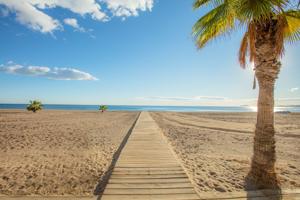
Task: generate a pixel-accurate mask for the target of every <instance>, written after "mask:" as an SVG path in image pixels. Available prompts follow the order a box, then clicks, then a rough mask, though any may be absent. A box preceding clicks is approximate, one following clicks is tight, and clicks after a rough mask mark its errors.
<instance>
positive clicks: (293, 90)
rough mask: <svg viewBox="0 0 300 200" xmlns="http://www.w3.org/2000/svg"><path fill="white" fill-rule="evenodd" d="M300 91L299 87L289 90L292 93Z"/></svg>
mask: <svg viewBox="0 0 300 200" xmlns="http://www.w3.org/2000/svg"><path fill="white" fill-rule="evenodd" d="M298 90H299V88H298V87H294V88H291V89H289V91H290V92H296V91H298Z"/></svg>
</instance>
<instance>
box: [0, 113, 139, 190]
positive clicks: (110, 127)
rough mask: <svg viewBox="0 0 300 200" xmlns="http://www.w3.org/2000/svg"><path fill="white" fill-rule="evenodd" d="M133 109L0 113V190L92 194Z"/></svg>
mask: <svg viewBox="0 0 300 200" xmlns="http://www.w3.org/2000/svg"><path fill="white" fill-rule="evenodd" d="M137 116H138V112H105V113H101V112H97V111H93V112H91V111H41V112H38V113H35V114H34V113H31V112H27V111H17V110H1V111H0V194H2V195H31V194H39V195H92V194H93V191H94V189H95V187H96V185H97V183H98V181H99V180H100V178H101V177H102V176H103V174H104V173H105V171H106V170H107V168H108V166H109V165H110V163H111V159H112V156H113V154H114V152H115V151H116V149H117V148H118V147H119V145H120V143H121V141H122V140H123V138H124V136H125V135H126V133H127V132H128V130H129V129H130V128H131V126H132V125H133V123H134V121H135V120H136V118H137Z"/></svg>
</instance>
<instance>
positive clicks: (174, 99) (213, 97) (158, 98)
mask: <svg viewBox="0 0 300 200" xmlns="http://www.w3.org/2000/svg"><path fill="white" fill-rule="evenodd" d="M138 99H143V100H152V101H183V102H187V101H203V100H205V101H206V100H213V101H224V100H227V99H228V98H226V97H218V96H195V97H162V96H154V97H138Z"/></svg>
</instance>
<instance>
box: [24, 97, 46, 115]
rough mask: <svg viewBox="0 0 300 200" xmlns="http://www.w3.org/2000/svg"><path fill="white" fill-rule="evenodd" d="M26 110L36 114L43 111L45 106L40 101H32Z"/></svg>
mask: <svg viewBox="0 0 300 200" xmlns="http://www.w3.org/2000/svg"><path fill="white" fill-rule="evenodd" d="M26 109H27V110H28V111H32V112H34V113H35V112H36V111H38V110H42V109H43V105H42V102H40V101H36V100H34V101H30V103H29V105H28V106H27V107H26Z"/></svg>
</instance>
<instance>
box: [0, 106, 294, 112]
mask: <svg viewBox="0 0 300 200" xmlns="http://www.w3.org/2000/svg"><path fill="white" fill-rule="evenodd" d="M25 108H26V104H0V109H25ZM98 108H99V106H98V105H55V104H45V105H44V109H49V110H98ZM108 109H109V110H112V111H122V110H123V111H177V112H255V111H256V110H255V108H253V107H248V106H234V107H233V106H122V105H120V106H118V105H111V106H108ZM275 111H290V112H300V106H290V107H276V108H275Z"/></svg>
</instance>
